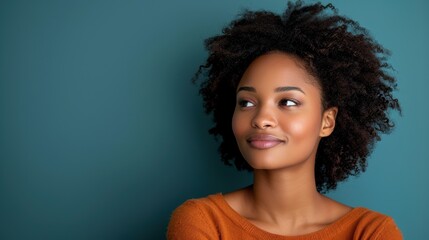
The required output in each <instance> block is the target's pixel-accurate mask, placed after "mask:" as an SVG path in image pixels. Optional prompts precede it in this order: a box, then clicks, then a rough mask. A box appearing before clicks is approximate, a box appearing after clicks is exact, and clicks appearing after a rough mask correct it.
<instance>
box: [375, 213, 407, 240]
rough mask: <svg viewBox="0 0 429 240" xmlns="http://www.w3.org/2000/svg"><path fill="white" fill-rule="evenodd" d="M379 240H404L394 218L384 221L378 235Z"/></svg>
mask: <svg viewBox="0 0 429 240" xmlns="http://www.w3.org/2000/svg"><path fill="white" fill-rule="evenodd" d="M376 239H377V240H402V239H403V238H402V233H401V231H400V230H399V228H398V226H396V224H395V222H394V221H393V219H392V218H390V217H389V218H387V219H386V220H385V221H384V224H383V226H382V228H381V229H380V232H379V234H378V237H377V238H376Z"/></svg>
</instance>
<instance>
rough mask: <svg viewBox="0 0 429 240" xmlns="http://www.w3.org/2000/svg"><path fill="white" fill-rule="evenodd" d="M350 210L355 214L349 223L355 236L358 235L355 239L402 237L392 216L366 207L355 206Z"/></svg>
mask: <svg viewBox="0 0 429 240" xmlns="http://www.w3.org/2000/svg"><path fill="white" fill-rule="evenodd" d="M352 212H353V214H354V215H355V216H354V221H353V223H351V225H354V234H355V236H359V237H358V238H357V239H374V240H384V239H386V240H387V239H389V240H400V239H402V234H401V231H400V230H399V228H398V226H397V225H396V224H395V221H394V220H393V218H391V217H389V216H387V215H384V214H382V213H379V212H376V211H373V210H370V209H367V208H356V209H354V210H353V211H352ZM353 214H352V215H353Z"/></svg>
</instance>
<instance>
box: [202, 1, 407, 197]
mask: <svg viewBox="0 0 429 240" xmlns="http://www.w3.org/2000/svg"><path fill="white" fill-rule="evenodd" d="M205 46H206V48H207V50H208V51H209V56H208V58H207V60H206V62H205V64H204V65H201V66H200V68H199V70H198V72H197V73H196V76H195V78H194V81H198V80H201V81H202V82H201V85H200V94H201V95H202V97H203V101H204V108H205V111H206V113H207V114H212V117H213V121H214V127H213V128H211V129H210V130H209V133H210V134H213V135H214V136H216V137H219V136H220V137H221V138H222V141H221V143H220V146H219V152H220V154H221V158H222V160H223V162H224V163H225V164H227V165H231V163H232V162H233V163H234V165H235V166H236V167H237V169H239V170H242V169H247V170H252V168H251V167H250V166H249V165H248V164H247V162H246V161H245V159H244V158H243V156H242V155H241V153H240V151H239V149H238V145H237V143H236V140H235V137H234V135H233V132H232V126H231V119H232V116H233V113H234V108H235V104H236V88H237V86H238V83H239V81H240V79H241V76H242V74H243V73H244V71H245V70H246V68H247V67H248V66H249V64H250V63H251V62H252V61H253V60H255V59H256V58H257V57H259V56H261V55H264V54H267V53H269V52H272V51H279V52H284V53H287V54H290V55H293V56H295V57H298V58H299V59H301V60H302V62H303V63H304V68H305V69H306V70H307V71H308V72H309V73H310V74H311V75H313V76H315V78H316V79H317V80H318V82H319V85H320V86H321V89H322V99H321V100H322V104H323V106H322V107H323V108H324V109H327V108H330V107H338V109H339V111H338V115H337V118H336V126H335V130H334V132H333V133H332V134H331V135H330V136H329V137H325V138H322V140H321V141H320V143H319V147H318V151H317V155H316V165H315V177H316V186H317V190H318V191H321V192H326V191H328V190H331V189H335V188H336V186H337V183H338V182H340V181H343V180H345V179H347V178H348V177H349V176H350V175H353V176H356V175H358V174H359V173H361V172H363V171H365V169H366V166H367V157H368V156H369V154H370V153H371V151H372V149H373V146H374V143H375V142H376V141H379V140H380V134H381V133H389V132H390V131H391V130H392V128H393V127H394V124H393V122H392V121H391V119H390V118H389V115H388V112H389V110H390V109H394V110H398V111H399V112H400V111H401V109H400V105H399V102H398V100H397V99H396V98H394V97H393V95H392V92H393V91H394V90H395V89H396V80H395V78H394V77H393V76H391V75H389V73H388V70H390V69H391V67H390V65H389V64H387V62H386V59H387V57H388V56H389V52H388V51H387V50H386V49H384V48H383V47H382V46H381V45H379V44H378V43H377V42H376V41H375V40H374V39H372V38H371V36H370V35H369V33H368V31H367V30H366V29H364V28H363V27H361V26H360V25H359V24H358V23H357V22H356V21H353V20H351V19H349V18H347V17H344V16H340V15H338V12H337V10H336V9H335V8H334V6H332V5H331V4H328V5H322V4H321V3H316V4H311V5H305V4H303V3H302V2H301V1H298V2H296V3H291V2H289V3H288V8H287V10H286V11H285V12H284V13H283V14H282V15H278V14H275V13H272V12H268V11H245V12H244V13H243V14H242V15H240V16H239V17H238V19H236V20H234V21H232V22H231V23H230V25H229V26H227V27H225V28H224V29H223V32H222V34H220V35H218V36H214V37H211V38H209V39H207V40H206V41H205Z"/></svg>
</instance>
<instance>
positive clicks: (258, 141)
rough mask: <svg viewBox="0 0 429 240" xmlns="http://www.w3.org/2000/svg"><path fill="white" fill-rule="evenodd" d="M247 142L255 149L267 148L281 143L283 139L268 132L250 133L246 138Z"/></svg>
mask: <svg viewBox="0 0 429 240" xmlns="http://www.w3.org/2000/svg"><path fill="white" fill-rule="evenodd" d="M247 142H248V143H249V145H250V146H251V147H252V148H256V149H269V148H272V147H275V146H277V145H279V144H281V143H285V141H284V140H282V139H280V138H278V137H276V136H273V135H269V134H255V135H252V136H250V137H249V138H248V139H247Z"/></svg>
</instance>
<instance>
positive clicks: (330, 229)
mask: <svg viewBox="0 0 429 240" xmlns="http://www.w3.org/2000/svg"><path fill="white" fill-rule="evenodd" d="M167 239H169V240H182V239H183V240H185V239H186V240H197V239H198V240H207V239H210V240H212V239H228V240H229V239H231V240H239V239H266V240H327V239H329V240H367V239H368V240H369V239H370V240H401V239H402V235H401V232H400V231H399V229H398V227H397V226H396V225H395V223H394V221H393V219H392V218H390V217H388V216H385V215H383V214H380V213H377V212H374V211H371V210H369V209H366V208H361V207H358V208H354V209H353V210H351V211H350V212H349V213H347V214H346V215H345V216H343V217H342V218H340V219H339V220H337V221H336V222H334V223H332V224H330V225H329V226H327V227H325V228H323V229H321V230H319V231H317V232H314V233H309V234H305V235H301V236H281V235H277V234H273V233H269V232H266V231H264V230H262V229H260V228H258V227H256V226H255V225H253V224H252V223H250V222H249V221H248V220H247V219H246V218H244V217H242V216H240V215H239V214H238V213H237V212H236V211H234V210H233V209H232V208H231V207H230V206H229V205H228V203H227V202H226V201H225V199H224V198H223V196H222V194H216V195H210V196H208V197H207V198H200V199H192V200H188V201H186V202H185V203H184V204H182V205H181V206H179V207H178V208H177V209H176V210H175V211H174V212H173V215H172V216H171V220H170V223H169V225H168V231H167Z"/></svg>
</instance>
